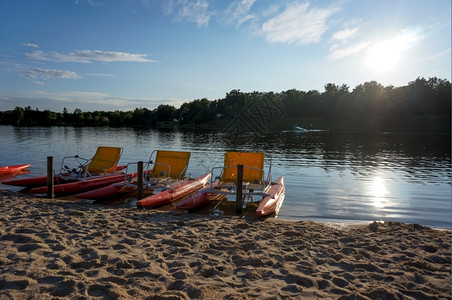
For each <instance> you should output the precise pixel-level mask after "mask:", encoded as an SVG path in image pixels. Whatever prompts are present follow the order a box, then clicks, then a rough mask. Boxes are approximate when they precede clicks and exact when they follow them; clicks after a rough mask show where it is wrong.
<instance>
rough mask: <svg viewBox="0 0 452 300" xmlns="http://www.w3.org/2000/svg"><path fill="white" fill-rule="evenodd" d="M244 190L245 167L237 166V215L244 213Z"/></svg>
mask: <svg viewBox="0 0 452 300" xmlns="http://www.w3.org/2000/svg"><path fill="white" fill-rule="evenodd" d="M242 188H243V165H240V164H239V165H237V182H236V195H235V196H236V198H235V211H236V212H237V213H241V212H242V206H243V197H242Z"/></svg>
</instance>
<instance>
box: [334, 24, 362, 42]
mask: <svg viewBox="0 0 452 300" xmlns="http://www.w3.org/2000/svg"><path fill="white" fill-rule="evenodd" d="M358 30H359V28H358V27H355V28H347V29H344V30H341V31H338V32H336V33H334V34H333V39H335V40H340V41H343V40H347V39H349V38H351V37H353V36H354V35H355V34H356V33H357V32H358Z"/></svg>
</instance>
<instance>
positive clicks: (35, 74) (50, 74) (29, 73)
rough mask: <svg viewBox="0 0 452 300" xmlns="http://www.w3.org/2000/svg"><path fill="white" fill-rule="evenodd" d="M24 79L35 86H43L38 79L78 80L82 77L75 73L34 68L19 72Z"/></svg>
mask: <svg viewBox="0 0 452 300" xmlns="http://www.w3.org/2000/svg"><path fill="white" fill-rule="evenodd" d="M19 73H20V74H22V75H23V76H24V77H25V78H27V79H29V80H30V81H31V82H33V83H34V84H36V85H44V82H42V81H38V79H49V78H60V79H80V78H82V76H80V75H78V74H77V73H75V72H71V71H63V70H51V69H41V68H34V69H29V70H19Z"/></svg>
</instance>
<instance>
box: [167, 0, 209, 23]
mask: <svg viewBox="0 0 452 300" xmlns="http://www.w3.org/2000/svg"><path fill="white" fill-rule="evenodd" d="M164 12H165V14H167V15H173V14H174V15H175V19H176V20H177V21H188V22H192V23H196V25H197V26H198V27H207V26H208V25H209V21H210V18H211V17H212V16H213V15H214V12H213V11H211V10H209V2H208V1H207V0H169V1H167V2H166V3H165V4H164Z"/></svg>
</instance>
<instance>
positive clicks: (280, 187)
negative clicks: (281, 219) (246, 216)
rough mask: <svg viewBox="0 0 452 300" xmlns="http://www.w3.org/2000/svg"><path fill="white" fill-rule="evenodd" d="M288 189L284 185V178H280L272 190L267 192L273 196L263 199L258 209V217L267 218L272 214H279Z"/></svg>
mask: <svg viewBox="0 0 452 300" xmlns="http://www.w3.org/2000/svg"><path fill="white" fill-rule="evenodd" d="M285 192H286V188H285V185H284V177H282V176H281V177H279V178H278V180H276V181H275V182H274V183H273V184H272V186H271V187H270V189H269V190H268V191H267V193H268V194H270V195H271V196H266V197H264V198H262V201H261V202H260V203H259V206H258V207H257V209H256V215H258V216H267V215H270V214H272V213H276V214H278V212H279V209H280V208H281V205H282V203H283V201H284V197H285Z"/></svg>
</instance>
